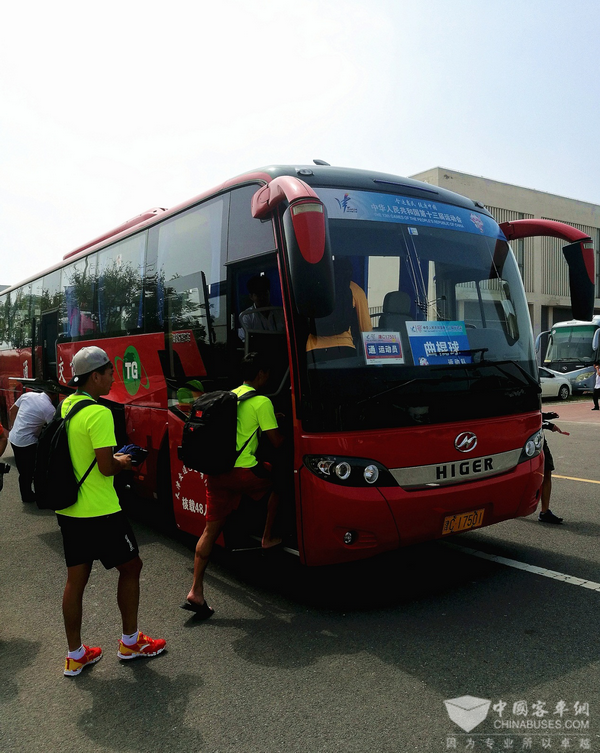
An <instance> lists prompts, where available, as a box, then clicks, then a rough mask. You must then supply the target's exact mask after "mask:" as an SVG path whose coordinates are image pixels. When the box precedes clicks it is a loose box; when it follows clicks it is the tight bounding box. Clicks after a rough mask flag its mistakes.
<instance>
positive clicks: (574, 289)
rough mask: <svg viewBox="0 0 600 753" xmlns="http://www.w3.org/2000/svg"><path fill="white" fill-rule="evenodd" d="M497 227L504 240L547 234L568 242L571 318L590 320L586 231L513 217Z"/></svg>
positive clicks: (591, 272) (590, 254)
mask: <svg viewBox="0 0 600 753" xmlns="http://www.w3.org/2000/svg"><path fill="white" fill-rule="evenodd" d="M500 230H502V232H503V233H504V235H505V236H506V239H507V240H508V241H511V240H516V239H517V238H531V237H532V236H538V235H542V236H551V237H553V238H560V239H562V240H565V241H569V243H568V245H566V246H565V247H564V248H563V254H564V257H565V259H566V261H567V264H568V265H569V287H570V291H571V309H572V312H573V319H580V320H581V321H591V319H592V316H593V315H594V293H595V290H594V288H595V274H596V272H595V263H594V244H593V243H592V239H591V238H590V237H589V235H586V233H583V232H582V231H581V230H577V228H574V227H571V225H567V224H565V223H564V222H556V221H555V220H537V219H533V220H513V222H502V223H501V224H500Z"/></svg>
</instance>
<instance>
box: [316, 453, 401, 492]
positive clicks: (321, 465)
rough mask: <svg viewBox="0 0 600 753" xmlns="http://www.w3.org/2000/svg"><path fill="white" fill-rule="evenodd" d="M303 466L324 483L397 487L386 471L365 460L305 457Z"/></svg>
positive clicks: (379, 465)
mask: <svg viewBox="0 0 600 753" xmlns="http://www.w3.org/2000/svg"><path fill="white" fill-rule="evenodd" d="M304 465H305V466H306V467H307V468H308V470H309V471H311V473H314V474H315V476H318V477H319V478H320V479H323V480H324V481H329V482H330V483H332V484H339V485H343V486H398V483H397V482H396V480H395V479H394V477H393V476H392V474H391V473H390V472H389V471H388V469H387V468H386V467H385V466H384V465H383V464H382V463H378V462H376V461H375V460H368V459H367V458H350V457H339V456H335V455H326V456H325V455H305V456H304Z"/></svg>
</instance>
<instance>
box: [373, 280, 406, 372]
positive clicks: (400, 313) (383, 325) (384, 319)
mask: <svg viewBox="0 0 600 753" xmlns="http://www.w3.org/2000/svg"><path fill="white" fill-rule="evenodd" d="M411 303H412V300H411V297H410V296H409V294H408V293H405V292H404V291H403V290H392V291H390V292H389V293H386V294H385V297H384V299H383V311H382V312H381V315H380V317H379V324H378V325H377V329H380V330H385V331H386V332H399V333H400V339H401V341H402V350H403V352H404V359H405V363H406V364H407V365H411V364H412V351H411V349H410V347H409V342H408V333H407V331H406V322H412V321H414V316H413V314H411V311H410V306H411Z"/></svg>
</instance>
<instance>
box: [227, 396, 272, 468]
mask: <svg viewBox="0 0 600 753" xmlns="http://www.w3.org/2000/svg"><path fill="white" fill-rule="evenodd" d="M251 391H252V387H249V386H248V385H247V384H242V386H241V387H236V388H235V389H234V390H232V392H235V394H236V395H237V396H238V397H241V396H242V395H243V394H244V393H246V392H251ZM256 427H259V430H258V431H257V432H256V434H254V436H253V437H252V439H251V440H250V441H249V442H248V444H247V445H246V447H245V448H244V452H242V454H241V455H240V456H239V458H238V459H237V460H236V463H235V467H236V468H253V467H254V466H255V465H257V463H258V460H257V459H256V450H257V449H258V439H259V436H260V432H261V431H270V430H271V429H276V428H277V419H276V418H275V411H274V410H273V403H272V402H271V401H270V400H269V398H268V397H265V396H264V395H256V397H253V398H252V399H250V400H245V401H244V402H243V403H238V408H237V444H236V447H237V449H238V450H240V449H241V448H242V447H243V446H244V442H246V440H247V439H248V437H250V436H252V434H253V432H254V431H256Z"/></svg>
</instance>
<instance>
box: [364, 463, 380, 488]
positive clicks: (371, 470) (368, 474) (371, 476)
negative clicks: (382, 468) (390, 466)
mask: <svg viewBox="0 0 600 753" xmlns="http://www.w3.org/2000/svg"><path fill="white" fill-rule="evenodd" d="M363 476H364V478H365V481H366V482H367V484H375V483H376V482H377V479H378V478H379V468H378V467H377V466H376V465H373V464H371V465H368V466H367V467H366V468H365V470H364V471H363Z"/></svg>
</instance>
